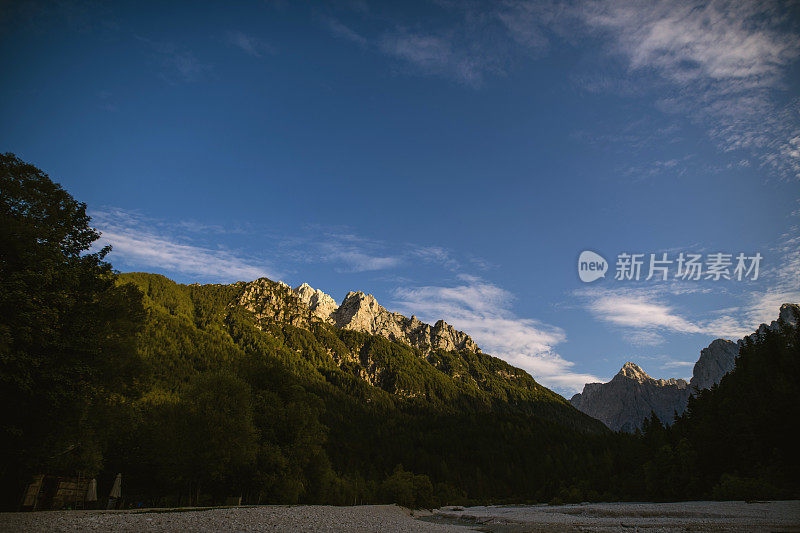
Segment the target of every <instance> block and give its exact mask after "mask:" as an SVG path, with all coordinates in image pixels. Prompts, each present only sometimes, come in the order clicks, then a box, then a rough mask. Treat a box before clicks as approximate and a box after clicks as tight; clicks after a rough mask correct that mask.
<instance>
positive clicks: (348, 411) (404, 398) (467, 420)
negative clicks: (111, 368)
mask: <svg viewBox="0 0 800 533" xmlns="http://www.w3.org/2000/svg"><path fill="white" fill-rule="evenodd" d="M119 281H120V283H123V284H124V283H127V282H132V283H134V284H135V285H136V286H137V287H139V288H140V289H141V291H142V293H143V294H144V303H145V307H146V309H147V315H148V318H147V320H146V324H145V328H144V330H143V331H142V333H141V334H140V336H139V349H140V353H141V355H142V360H143V361H144V364H145V366H146V371H145V372H144V374H143V375H144V376H146V377H145V378H144V379H143V381H142V382H141V384H140V386H141V393H142V397H141V399H139V400H138V401H136V402H134V405H133V406H132V411H133V412H132V413H131V416H134V418H135V419H136V421H137V423H135V424H129V425H128V431H129V433H130V434H129V436H128V438H129V439H130V440H131V441H138V442H139V443H140V444H139V445H138V446H136V448H137V450H139V451H140V453H143V454H144V456H142V457H133V456H126V455H125V454H120V455H119V456H118V457H117V458H116V459H115V461H118V466H115V468H116V469H118V470H119V469H122V468H123V467H124V466H126V465H129V464H137V463H144V464H148V465H150V468H148V469H145V470H146V471H147V472H148V476H147V479H141V480H136V479H129V482H128V483H129V485H128V486H129V487H131V485H134V486H136V487H137V488H139V490H141V491H142V494H143V495H145V494H148V495H149V496H151V497H158V496H159V495H163V494H165V491H164V486H165V484H168V485H171V487H170V490H169V491H166V494H168V495H170V496H171V495H173V494H177V493H179V492H180V491H181V490H184V491H185V492H186V494H187V497H188V494H189V493H190V492H191V493H192V495H193V497H194V498H196V497H197V493H196V490H197V486H198V485H199V486H200V487H201V493H202V487H203V486H206V487H215V490H217V491H220V492H219V494H216V495H213V494H208V495H207V496H208V497H213V496H216V497H217V498H219V497H222V496H223V495H224V494H233V493H237V492H238V493H242V492H244V493H245V495H246V497H247V498H248V501H273V502H289V503H290V502H296V501H330V502H333V503H346V502H348V501H379V500H380V499H381V498H383V499H387V498H388V499H397V498H400V497H405V496H392V495H388V494H385V493H384V492H385V491H386V490H390V489H391V487H392V486H393V485H392V483H393V482H396V481H398V480H399V479H404V477H403V475H402V472H399V471H398V472H399V473H395V470H396V469H397V468H398V467H400V465H402V468H404V469H406V470H408V471H411V472H416V473H419V474H424V475H420V476H417V477H416V478H415V477H413V476H406V477H408V479H409V480H412V479H417V482H416V483H417V484H419V483H423V485H424V486H426V487H427V484H428V483H431V491H427V489H426V490H425V491H423V492H422V493H421V494H422V496H420V497H423V496H424V498H425V499H426V501H427V502H433V501H437V498H438V499H440V500H442V501H450V500H452V499H453V498H456V499H464V498H465V497H470V498H492V499H504V498H517V499H520V498H522V499H526V500H527V499H539V500H541V499H549V498H551V497H553V496H554V495H556V494H557V493H558V492H559V491H560V490H562V488H563V487H566V486H569V485H570V484H572V483H578V482H581V483H583V484H586V483H587V479H586V478H587V474H591V475H592V476H594V478H595V479H594V482H595V483H598V484H602V480H604V479H607V476H608V475H610V474H611V471H612V468H613V466H614V465H613V453H612V443H611V442H610V440H609V432H608V431H607V430H605V429H604V428H603V426H602V424H600V423H598V422H597V421H595V420H594V419H591V418H589V417H587V416H585V415H583V414H581V413H579V412H578V411H577V410H575V409H573V408H572V407H571V406H569V405H568V404H567V403H566V402H565V401H564V399H563V398H561V397H560V396H558V395H556V394H554V393H552V392H551V391H549V390H548V389H546V388H544V387H542V386H540V385H538V384H537V383H536V382H535V381H534V380H533V379H532V378H531V377H530V376H528V375H527V374H525V373H524V372H522V371H519V370H517V369H514V368H513V367H510V366H509V365H508V364H506V363H504V362H503V361H501V360H499V359H496V358H494V357H491V356H488V355H485V354H480V353H478V354H475V353H466V352H463V353H452V352H438V353H436V354H434V355H432V356H430V357H429V358H428V359H425V358H423V357H422V355H421V354H420V353H419V352H418V351H415V350H414V349H412V348H411V347H409V346H406V345H403V344H399V343H395V342H391V341H389V340H387V339H385V338H382V337H378V336H372V335H367V334H364V333H358V332H353V331H347V330H342V329H337V328H335V327H332V326H329V325H327V324H324V323H322V322H321V321H313V320H311V319H310V318H309V315H308V314H307V313H305V312H304V309H303V303H302V302H301V301H299V300H298V299H297V298H296V297H294V296H293V295H291V294H290V293H289V291H288V289H287V288H286V287H285V286H283V285H281V284H278V283H273V282H269V281H268V280H260V282H261V283H262V284H264V283H268V284H269V287H270V288H271V290H272V291H273V294H272V295H271V296H275V297H270V298H269V301H270V302H273V304H274V305H278V306H279V307H280V308H281V309H283V311H284V312H282V313H279V314H278V315H279V318H280V320H277V319H273V318H261V319H256V318H255V317H254V316H253V314H252V313H250V312H248V311H246V310H244V309H242V307H241V306H239V305H237V303H236V302H237V301H238V298H239V297H240V296H241V294H242V292H243V291H244V290H245V288H246V284H243V283H240V284H234V285H189V286H185V285H178V284H176V283H174V282H172V281H170V280H168V279H166V278H164V277H162V276H158V275H154V274H139V273H137V274H123V275H121V276H120V280H119ZM275 302H278V303H277V304H275ZM268 314H274V313H268ZM290 317H294V318H290ZM298 317H304V318H303V319H302V320H301V319H298ZM289 322H292V323H295V324H299V325H302V326H303V327H297V326H292V325H290V324H289ZM371 382H372V383H374V385H372V384H371ZM187 398H191V400H187ZM196 398H202V399H206V400H207V401H208V403H207V404H206V405H207V407H206V408H203V407H202V402H198V400H196ZM198 403H201V406H198V405H197V404H198ZM225 406H230V408H225ZM197 409H200V412H199V413H198V412H195V411H196V410H197ZM204 409H206V410H204ZM219 409H224V412H225V413H227V414H226V416H225V417H223V418H225V420H218V421H217V423H210V422H208V420H216V419H217V418H219V417H220V416H221V415H219V414H218V410H219ZM182 411H187V412H186V413H183V414H181V413H182ZM190 413H194V414H190ZM215 413H216V414H215ZM192 416H194V417H195V418H194V420H195V423H192V424H189V423H188V422H184V424H185V425H186V427H185V428H184V429H181V428H179V427H176V426H175V425H174V424H175V423H176V422H175V421H176V420H189V419H191V417H192ZM197 426H199V427H200V428H202V429H200V428H198V427H197ZM234 429H235V431H238V433H236V432H234ZM184 433H185V434H186V437H185V440H180V439H181V438H182V435H183V434H184ZM143 435H147V436H148V437H147V438H142V436H143ZM231 435H238V437H237V438H235V439H234V438H232V436H231ZM201 442H202V443H203V444H202V445H200V450H198V454H197V455H193V454H192V452H191V450H192V446H193V445H199V444H198V443H201ZM141 443H151V444H152V446H153V448H152V449H150V450H147V446H145V445H142V444H141ZM213 443H218V444H219V446H220V447H221V449H215V448H214V447H213ZM234 443H235V444H238V445H240V446H238V447H234V448H232V446H233V444H234ZM566 443H569V446H565V444H566ZM163 447H166V448H167V449H169V450H174V453H175V454H177V456H178V457H174V456H172V455H171V454H169V453H163V452H164V450H163ZM127 448H128V446H125V445H120V446H119V447H118V449H120V450H123V449H127ZM112 449H113V447H112ZM234 449H237V450H238V451H237V452H236V453H235V454H234V456H231V454H233V451H234ZM224 450H228V451H227V452H225V453H222V452H223V451H224ZM111 453H113V451H111ZM219 462H222V464H217V463H219ZM237 463H238V464H237ZM181 468H183V469H184V470H183V471H180V469H181ZM112 470H113V468H112ZM211 472H217V473H216V474H214V475H212V474H211ZM245 472H247V473H246V474H245ZM201 473H202V474H203V475H204V476H206V475H207V476H208V477H207V479H198V477H199V475H200V474H201ZM391 476H395V477H394V478H392V477H391ZM392 479H394V481H393V482H389V481H388V480H392ZM412 485H413V483H412ZM190 486H191V487H193V488H194V489H193V490H192V491H189V487H190ZM312 488H313V491H312V490H310V489H312ZM598 489H603V487H601V486H600V485H598V486H597V488H595V489H593V490H598ZM129 490H132V488H129ZM209 490H210V489H209ZM226 490H227V491H228V492H227V493H226V492H225V491H226ZM392 490H395V489H392ZM396 490H399V489H396ZM382 491H384V492H382ZM428 492H430V494H428ZM415 497H416V496H415ZM201 498H202V494H201ZM431 498H433V499H431Z"/></svg>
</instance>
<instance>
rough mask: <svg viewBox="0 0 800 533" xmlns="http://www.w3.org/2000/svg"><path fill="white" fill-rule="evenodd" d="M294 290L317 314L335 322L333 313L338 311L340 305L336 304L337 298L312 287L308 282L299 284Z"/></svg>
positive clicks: (321, 317)
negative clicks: (332, 316)
mask: <svg viewBox="0 0 800 533" xmlns="http://www.w3.org/2000/svg"><path fill="white" fill-rule="evenodd" d="M293 292H294V294H295V295H297V297H298V298H300V299H301V300H302V301H303V302H304V303H305V304H306V305H307V306H308V308H309V309H310V310H311V312H312V313H313V314H314V315H315V316H317V317H318V318H320V319H322V320H324V321H325V322H328V323H333V319H332V318H331V314H333V312H334V311H336V308H337V307H338V306H337V305H336V300H334V299H333V298H332V297H331V296H330V295H328V294H326V293H324V292H322V291H321V290H319V289H315V288H313V287H311V286H310V285H309V284H308V283H303V284H302V285H299V286H298V287H297V288H295V289H293Z"/></svg>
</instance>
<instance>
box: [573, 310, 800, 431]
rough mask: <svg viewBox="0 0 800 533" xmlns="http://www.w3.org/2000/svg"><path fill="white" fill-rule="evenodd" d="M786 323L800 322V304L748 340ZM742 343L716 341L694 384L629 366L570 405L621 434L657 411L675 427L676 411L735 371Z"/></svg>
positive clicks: (696, 367)
mask: <svg viewBox="0 0 800 533" xmlns="http://www.w3.org/2000/svg"><path fill="white" fill-rule="evenodd" d="M781 323H784V324H789V325H797V324H798V323H800V305H798V304H788V303H787V304H783V305H782V306H781V308H780V312H779V315H778V320H774V321H772V323H770V324H769V325H767V324H761V326H759V328H758V330H757V331H756V332H755V333H753V334H752V335H749V336H748V337H746V338H749V339H751V340H753V341H756V340H758V338H759V337H760V336H761V335H764V333H765V332H766V331H774V330H776V329H777V328H779V327H780V324H781ZM742 342H743V340H740V341H738V343H737V342H733V341H729V340H725V339H716V340H714V341H712V342H711V344H709V345H708V346H707V347H706V348H703V349H702V350H701V351H700V358H699V359H698V360H697V363H695V365H694V371H693V375H692V380H691V381H690V382H689V383H688V384H687V383H686V381H685V380H683V379H674V378H672V379H667V380H664V379H658V380H656V379H653V378H651V377H650V376H648V375H647V374H646V373H645V372H644V370H642V369H641V368H640V367H639V366H638V365H636V364H635V363H631V362H628V363H625V364H624V365H623V366H622V369H621V370H620V371H619V373H618V374H617V375H616V376H614V379H612V380H611V381H610V382H608V383H587V384H586V386H584V388H583V392H582V393H580V394H576V395H575V396H573V397H572V399H571V400H570V403H572V405H574V406H575V407H576V408H577V409H579V410H581V411H583V412H584V413H586V414H588V415H590V416H593V417H595V418H597V419H599V420H601V421H603V422H604V423H605V424H606V425H607V426H608V427H610V428H611V429H615V430H617V429H622V430H624V431H633V430H634V429H636V428H637V427H640V426H641V423H642V420H643V419H644V418H645V417H647V416H650V412H651V411H655V413H656V414H657V415H658V417H659V418H660V419H661V420H662V421H663V422H666V423H671V421H672V414H673V413H674V412H677V413H678V414H680V413H682V412H683V411H684V410H685V409H686V405H687V403H688V401H689V396H690V395H692V394H696V393H697V391H700V390H703V389H708V388H710V387H712V386H713V385H715V384H717V383H719V382H720V381H721V380H722V378H723V376H725V374H727V373H728V372H730V371H731V370H733V368H734V366H735V364H736V357H738V355H739V346H740V343H742Z"/></svg>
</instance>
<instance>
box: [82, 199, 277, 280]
mask: <svg viewBox="0 0 800 533" xmlns="http://www.w3.org/2000/svg"><path fill="white" fill-rule="evenodd" d="M91 216H92V219H93V223H94V225H95V226H96V227H97V229H98V230H99V231H100V232H101V237H100V239H99V240H98V242H97V245H98V246H105V245H111V247H112V252H111V254H110V256H109V257H110V259H112V260H113V261H114V262H120V263H122V264H124V265H126V266H128V267H131V268H148V269H149V268H157V269H161V270H164V271H166V272H170V273H180V274H186V275H191V276H199V277H201V278H203V279H207V280H215V281H227V282H232V281H240V280H248V281H249V280H253V279H256V278H259V277H263V276H266V277H270V278H272V279H278V277H277V276H276V272H274V270H273V269H272V268H271V267H267V266H265V265H264V264H263V262H261V261H255V260H250V259H248V258H245V257H244V256H242V255H240V254H237V253H235V252H232V251H230V250H224V249H213V248H210V247H208V246H203V245H198V244H194V243H192V242H191V241H190V240H189V239H187V238H186V237H185V236H181V235H179V234H178V233H176V230H181V229H183V230H188V231H190V232H192V231H194V232H198V231H205V229H207V228H208V226H204V225H197V224H196V223H192V222H187V223H186V224H180V223H179V224H175V225H168V224H165V223H163V222H160V221H156V220H153V219H148V218H146V217H143V216H141V215H139V214H137V213H134V212H129V211H124V210H120V209H107V210H97V211H93V212H92V213H91ZM213 229H217V227H213Z"/></svg>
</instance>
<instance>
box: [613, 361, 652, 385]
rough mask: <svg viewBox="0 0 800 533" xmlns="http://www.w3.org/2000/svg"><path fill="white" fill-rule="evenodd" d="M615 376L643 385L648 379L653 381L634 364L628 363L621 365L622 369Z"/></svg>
mask: <svg viewBox="0 0 800 533" xmlns="http://www.w3.org/2000/svg"><path fill="white" fill-rule="evenodd" d="M617 375H618V376H624V377H626V378H628V379H633V380H636V381H638V382H639V383H643V382H645V381H647V380H649V379H653V378H651V377H650V376H648V375H647V372H645V371H644V370H642V368H641V367H640V366H639V365H637V364H636V363H632V362H630V361H628V362H627V363H625V364H624V365H622V368H621V369H620V371H619V372H618V373H617Z"/></svg>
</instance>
